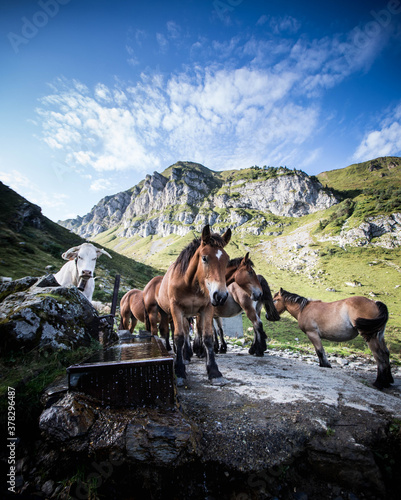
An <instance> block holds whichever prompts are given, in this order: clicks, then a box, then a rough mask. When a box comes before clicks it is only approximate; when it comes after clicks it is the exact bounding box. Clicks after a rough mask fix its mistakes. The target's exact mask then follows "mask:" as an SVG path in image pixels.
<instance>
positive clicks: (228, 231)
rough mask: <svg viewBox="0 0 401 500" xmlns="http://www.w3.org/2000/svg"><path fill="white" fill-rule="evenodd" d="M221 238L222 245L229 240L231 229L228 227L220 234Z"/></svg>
mask: <svg viewBox="0 0 401 500" xmlns="http://www.w3.org/2000/svg"><path fill="white" fill-rule="evenodd" d="M222 238H223V240H224V242H225V243H224V246H226V245H227V244H228V243H229V241H230V240H231V229H230V228H228V229H227V231H226V232H225V233H224V234H223V236H222Z"/></svg>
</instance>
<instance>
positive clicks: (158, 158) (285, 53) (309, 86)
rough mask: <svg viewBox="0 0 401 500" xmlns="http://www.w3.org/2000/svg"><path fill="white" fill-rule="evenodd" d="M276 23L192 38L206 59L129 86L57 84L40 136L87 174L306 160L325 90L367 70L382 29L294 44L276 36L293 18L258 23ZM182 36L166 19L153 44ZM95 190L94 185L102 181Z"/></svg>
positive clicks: (386, 134)
mask: <svg viewBox="0 0 401 500" xmlns="http://www.w3.org/2000/svg"><path fill="white" fill-rule="evenodd" d="M273 21H274V23H275V24H274V26H276V28H275V29H276V30H277V33H278V35H277V36H276V37H275V38H273V37H266V38H265V39H263V40H261V39H257V38H255V37H253V38H251V39H246V40H245V39H243V38H241V36H240V35H238V36H236V37H233V38H232V39H231V40H229V41H228V42H225V43H220V42H213V43H212V42H210V43H207V40H205V39H202V40H198V42H197V43H196V44H193V43H192V42H191V43H190V44H189V46H188V51H189V53H191V54H194V53H195V52H196V53H199V54H202V57H207V54H209V56H210V60H211V62H210V63H206V64H203V65H200V64H199V63H195V64H192V66H191V65H187V66H185V67H184V69H183V70H181V71H180V72H177V71H175V72H172V73H171V74H170V76H169V77H166V76H164V77H163V76H161V75H158V74H156V75H155V74H153V75H152V74H150V72H148V74H144V73H142V74H141V76H140V78H139V79H138V80H137V81H136V82H135V83H134V84H130V85H125V84H124V83H122V82H121V81H120V82H119V83H118V84H116V85H115V86H114V87H112V86H106V85H104V84H103V83H101V82H100V83H98V84H97V85H95V87H94V88H93V89H89V88H88V87H87V86H85V85H84V84H82V83H80V82H77V81H72V82H69V81H67V80H61V79H60V80H58V81H57V82H55V84H53V85H52V86H51V89H52V94H50V95H48V96H47V97H45V98H44V99H43V100H42V105H41V108H40V109H38V116H39V118H40V121H41V125H42V131H43V140H44V141H45V142H46V143H47V144H48V145H49V147H50V148H52V149H54V150H55V151H58V152H59V153H63V154H64V155H65V162H66V163H67V164H68V165H69V167H70V168H73V169H75V170H76V171H78V172H82V171H83V170H85V174H86V175H87V174H90V173H91V172H90V169H93V170H95V171H97V172H107V171H123V170H130V169H132V170H135V171H140V172H146V171H149V170H151V171H153V170H155V169H158V168H159V167H164V166H166V165H168V164H169V163H170V162H171V163H172V162H174V161H176V160H178V159H189V160H193V161H199V162H201V163H204V164H206V165H207V166H209V167H210V168H216V169H225V168H234V167H242V166H249V163H250V162H251V163H256V164H264V163H269V164H274V163H279V164H280V163H281V164H285V163H287V164H290V162H293V164H294V166H298V165H300V164H302V162H303V164H307V163H310V162H313V161H314V160H315V159H316V158H317V155H318V154H319V150H317V149H316V145H312V146H310V145H309V146H307V145H308V143H310V142H312V140H313V137H314V135H316V133H317V132H318V131H320V129H321V127H322V124H321V123H320V115H321V113H322V111H321V97H322V95H323V94H324V92H325V91H326V89H328V88H331V87H333V86H335V85H338V84H339V83H340V82H342V81H343V80H344V79H345V78H347V77H348V76H349V75H350V74H351V73H352V72H354V71H360V70H366V69H367V68H368V67H369V65H370V64H371V63H372V61H373V60H374V58H375V57H377V55H378V54H379V52H380V50H381V49H382V46H383V36H384V35H383V33H381V32H379V33H376V34H375V35H374V36H373V35H372V36H370V37H368V39H367V40H365V41H364V43H363V44H362V43H359V40H358V38H357V35H356V33H357V32H356V31H355V30H352V31H351V32H350V33H348V34H342V35H341V34H337V35H334V36H331V37H324V38H322V39H315V40H308V39H307V38H306V37H305V36H302V37H300V38H299V39H297V40H291V39H289V38H288V37H287V38H284V37H280V36H279V33H280V32H281V31H283V30H286V31H287V32H290V31H291V32H292V33H294V32H295V31H297V29H299V23H298V22H297V21H296V20H295V19H293V18H290V17H285V18H282V19H276V18H266V19H265V18H260V19H259V24H260V25H262V24H263V23H265V24H266V23H268V22H269V23H273ZM180 33H181V29H180V27H179V26H178V25H176V24H175V23H174V22H172V21H171V22H169V23H168V24H167V27H166V33H165V34H163V33H158V34H157V41H158V43H159V47H160V49H161V50H167V49H168V47H169V44H170V42H171V43H175V41H176V40H178V39H181V36H180ZM136 39H140V40H141V42H142V41H144V40H145V39H146V34H145V33H142V32H136V34H134V33H131V35H130V37H129V40H128V42H129V43H128V44H127V51H128V55H130V56H132V57H135V55H134V54H135V53H134V49H133V48H132V45H131V42H132V43H135V40H136ZM195 46H196V47H195ZM208 51H209V52H208ZM398 126H399V122H397V123H395V124H387V125H383V127H382V130H381V131H380V133H376V134H374V133H372V135H371V136H370V137H367V138H366V141H365V142H366V144H364V145H362V144H361V146H360V150H361V151H362V149H363V148H365V149H369V148H370V149H372V147H373V145H376V146H377V145H378V144H379V143H380V145H381V146H380V150H383V151H384V150H387V149H389V147H390V146H389V145H390V144H392V145H393V146H394V144H397V134H398V133H399V130H398V128H397V127H398ZM379 135H380V137H379ZM393 146H391V147H393ZM391 147H390V149H391ZM309 148H311V149H312V153H311V152H310V150H309ZM386 148H387V149H386ZM305 151H307V152H305ZM305 158H306V159H305ZM102 175H104V174H102ZM94 177H96V176H94ZM92 186H93V187H92V188H91V189H92V190H94V189H97V188H98V186H99V183H94V184H93V185H92Z"/></svg>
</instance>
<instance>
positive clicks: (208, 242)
mask: <svg viewBox="0 0 401 500" xmlns="http://www.w3.org/2000/svg"><path fill="white" fill-rule="evenodd" d="M230 239H231V229H227V231H226V232H225V233H224V234H223V235H222V236H220V235H219V234H216V233H211V232H210V227H209V225H206V226H205V227H204V228H203V230H202V236H201V243H200V246H199V250H198V252H199V261H198V269H197V273H196V275H197V280H198V282H199V285H200V286H201V288H203V289H204V290H205V289H206V290H207V291H208V293H209V296H210V301H211V303H212V305H213V306H220V305H223V304H224V302H225V301H226V300H227V297H228V290H227V285H226V277H225V274H226V268H227V264H228V261H229V256H228V255H227V253H226V251H225V250H224V247H225V246H226V245H227V244H228V242H229V241H230Z"/></svg>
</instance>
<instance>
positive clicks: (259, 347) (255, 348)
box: [245, 307, 267, 357]
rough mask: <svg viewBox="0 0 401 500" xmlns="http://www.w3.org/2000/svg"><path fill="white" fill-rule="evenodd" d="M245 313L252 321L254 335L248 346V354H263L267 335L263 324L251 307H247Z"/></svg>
mask: <svg viewBox="0 0 401 500" xmlns="http://www.w3.org/2000/svg"><path fill="white" fill-rule="evenodd" d="M245 312H246V315H247V316H248V318H249V319H250V320H251V321H252V324H253V331H254V337H253V342H252V345H251V347H250V348H249V350H248V352H249V354H255V356H260V357H261V356H264V352H265V350H266V349H267V344H266V339H267V335H266V334H265V331H264V330H263V324H262V321H261V320H260V317H259V315H258V313H257V311H256V309H254V308H253V307H247V308H246V310H245Z"/></svg>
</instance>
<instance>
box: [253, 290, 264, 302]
mask: <svg viewBox="0 0 401 500" xmlns="http://www.w3.org/2000/svg"><path fill="white" fill-rule="evenodd" d="M262 295H263V294H262V292H261V291H260V290H254V291H253V292H252V300H259V299H261V298H262Z"/></svg>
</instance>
